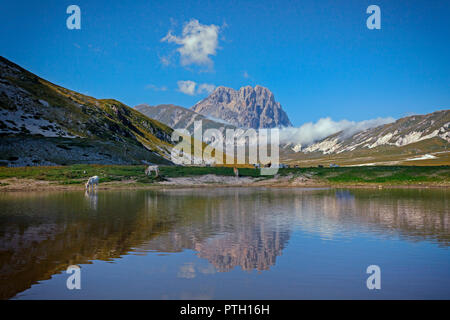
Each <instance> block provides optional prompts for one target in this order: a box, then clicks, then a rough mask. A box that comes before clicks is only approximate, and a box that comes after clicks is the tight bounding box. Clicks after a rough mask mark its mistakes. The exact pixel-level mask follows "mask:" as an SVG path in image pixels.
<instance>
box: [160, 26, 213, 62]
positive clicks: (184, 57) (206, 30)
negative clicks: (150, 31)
mask: <svg viewBox="0 0 450 320" xmlns="http://www.w3.org/2000/svg"><path fill="white" fill-rule="evenodd" d="M219 31H220V27H219V26H216V25H214V24H211V25H204V24H201V23H200V22H199V21H198V20H196V19H191V20H190V21H189V22H188V23H187V24H185V25H184V27H183V31H182V35H181V36H180V37H178V36H175V35H173V34H172V31H169V32H168V33H167V35H166V36H165V37H164V38H162V39H161V42H168V43H175V44H177V45H179V46H180V47H179V48H178V49H177V51H178V53H179V54H180V60H181V65H183V66H187V65H191V64H196V65H203V66H208V67H211V66H212V64H213V62H212V60H211V58H210V56H214V55H216V50H217V47H218V43H219V42H218V36H219Z"/></svg>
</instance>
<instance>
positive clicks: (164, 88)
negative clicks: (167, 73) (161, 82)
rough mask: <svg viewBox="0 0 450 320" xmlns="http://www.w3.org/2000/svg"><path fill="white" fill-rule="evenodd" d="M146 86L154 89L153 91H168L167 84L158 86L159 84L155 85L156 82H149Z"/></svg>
mask: <svg viewBox="0 0 450 320" xmlns="http://www.w3.org/2000/svg"><path fill="white" fill-rule="evenodd" d="M145 88H146V89H150V90H153V91H167V87H166V86H162V87H158V86H155V85H154V84H148V85H146V86H145Z"/></svg>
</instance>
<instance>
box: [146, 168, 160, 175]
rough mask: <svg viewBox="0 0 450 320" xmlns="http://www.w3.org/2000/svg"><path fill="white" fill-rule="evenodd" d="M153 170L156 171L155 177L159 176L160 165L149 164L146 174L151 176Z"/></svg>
mask: <svg viewBox="0 0 450 320" xmlns="http://www.w3.org/2000/svg"><path fill="white" fill-rule="evenodd" d="M152 171H155V177H157V176H159V167H158V166H148V167H147V169H145V174H146V175H147V176H150V175H151V174H152Z"/></svg>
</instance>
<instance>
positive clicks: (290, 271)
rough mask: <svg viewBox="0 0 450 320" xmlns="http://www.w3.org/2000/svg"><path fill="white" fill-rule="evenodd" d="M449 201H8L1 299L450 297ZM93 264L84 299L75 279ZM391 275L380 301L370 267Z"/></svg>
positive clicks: (445, 195) (1, 234)
mask: <svg viewBox="0 0 450 320" xmlns="http://www.w3.org/2000/svg"><path fill="white" fill-rule="evenodd" d="M449 200H450V190H444V189H435V190H431V189H422V190H419V189H398V190H364V189H354V190H343V189H342V190H341V189H340V190H335V189H309V190H308V189H272V188H270V189H265V188H250V189H244V188H224V189H213V188H209V189H208V188H205V189H184V190H159V191H154V190H139V191H100V192H98V193H96V194H90V195H86V194H84V193H82V192H57V193H42V192H40V193H8V194H1V195H0V208H1V212H0V298H2V299H8V298H14V299H304V298H306V299H341V298H356V299H380V298H382V299H406V298H411V299H417V298H421V299H422V298H424V299H427V298H437V299H450V252H449V243H450V231H449V218H450V208H449ZM73 264H75V265H79V266H80V267H81V290H68V289H67V287H66V280H67V278H68V277H69V274H67V273H66V272H65V271H66V269H67V267H68V266H69V265H73ZM374 264H375V265H378V266H380V268H381V290H368V289H367V287H366V279H367V277H368V276H369V275H368V274H366V268H367V267H368V266H369V265H374Z"/></svg>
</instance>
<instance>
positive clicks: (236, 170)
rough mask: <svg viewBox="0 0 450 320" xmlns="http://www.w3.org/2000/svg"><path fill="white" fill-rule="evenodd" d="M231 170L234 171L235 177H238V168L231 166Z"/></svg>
mask: <svg viewBox="0 0 450 320" xmlns="http://www.w3.org/2000/svg"><path fill="white" fill-rule="evenodd" d="M233 172H234V175H235V176H236V177H239V170H238V168H233Z"/></svg>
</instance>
